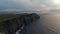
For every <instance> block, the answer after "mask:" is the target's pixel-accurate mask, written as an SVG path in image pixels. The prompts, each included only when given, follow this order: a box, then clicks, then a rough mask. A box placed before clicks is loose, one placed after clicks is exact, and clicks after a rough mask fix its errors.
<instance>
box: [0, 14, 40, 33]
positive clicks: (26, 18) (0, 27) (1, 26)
mask: <svg viewBox="0 0 60 34" xmlns="http://www.w3.org/2000/svg"><path fill="white" fill-rule="evenodd" d="M39 18H40V16H39V15H37V14H35V13H32V14H22V15H20V16H19V17H16V18H13V19H9V20H6V21H3V22H1V23H0V32H4V34H15V32H16V31H17V30H18V29H20V27H22V25H23V24H24V25H25V26H26V25H27V24H29V23H32V22H33V21H35V20H37V19H39Z"/></svg>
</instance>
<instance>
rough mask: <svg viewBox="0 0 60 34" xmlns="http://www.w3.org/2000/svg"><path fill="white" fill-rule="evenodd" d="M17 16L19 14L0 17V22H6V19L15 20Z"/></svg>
mask: <svg viewBox="0 0 60 34" xmlns="http://www.w3.org/2000/svg"><path fill="white" fill-rule="evenodd" d="M19 15H20V14H3V15H0V22H2V21H5V20H8V19H12V18H16V17H17V16H19Z"/></svg>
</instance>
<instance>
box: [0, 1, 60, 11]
mask: <svg viewBox="0 0 60 34" xmlns="http://www.w3.org/2000/svg"><path fill="white" fill-rule="evenodd" d="M0 9H3V10H5V9H7V10H8V9H13V10H14V9H23V10H32V9H33V10H37V11H50V10H59V9H60V7H57V6H56V5H55V4H54V3H53V2H52V0H0Z"/></svg>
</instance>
